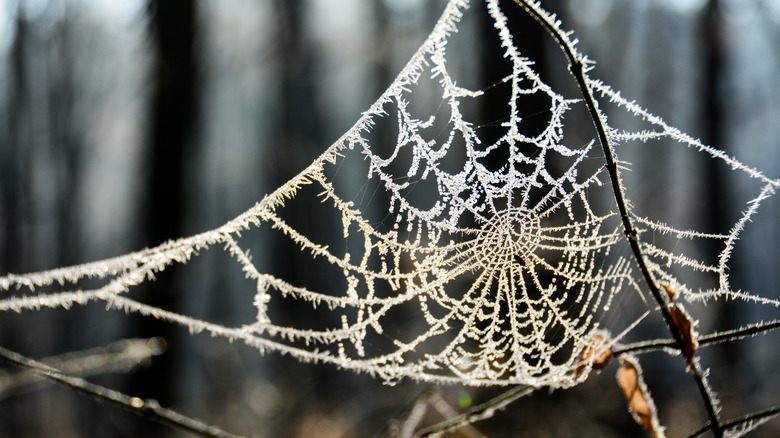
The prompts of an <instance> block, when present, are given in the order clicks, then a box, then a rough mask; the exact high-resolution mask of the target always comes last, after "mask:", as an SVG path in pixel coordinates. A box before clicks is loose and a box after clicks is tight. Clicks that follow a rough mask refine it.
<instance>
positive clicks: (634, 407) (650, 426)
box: [617, 356, 664, 438]
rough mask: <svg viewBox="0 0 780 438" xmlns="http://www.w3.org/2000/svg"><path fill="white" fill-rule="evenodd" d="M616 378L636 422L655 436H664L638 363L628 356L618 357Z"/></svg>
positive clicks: (659, 437) (657, 437)
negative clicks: (618, 366) (618, 363)
mask: <svg viewBox="0 0 780 438" xmlns="http://www.w3.org/2000/svg"><path fill="white" fill-rule="evenodd" d="M620 363H621V364H620V369H618V374H617V380H618V384H619V385H620V388H621V389H622V390H623V395H625V396H626V401H627V402H628V411H629V412H631V415H632V416H633V417H634V420H636V422H637V423H639V424H640V425H641V426H642V427H644V428H645V429H646V430H647V431H649V432H650V433H652V434H653V436H654V437H656V438H661V437H663V436H664V428H663V426H661V424H660V423H659V422H658V414H657V410H656V408H655V403H653V398H652V397H651V396H650V391H649V390H648V389H647V385H645V382H644V379H643V378H642V371H641V368H640V367H639V363H638V362H637V361H636V359H634V358H633V357H630V356H624V357H621V358H620Z"/></svg>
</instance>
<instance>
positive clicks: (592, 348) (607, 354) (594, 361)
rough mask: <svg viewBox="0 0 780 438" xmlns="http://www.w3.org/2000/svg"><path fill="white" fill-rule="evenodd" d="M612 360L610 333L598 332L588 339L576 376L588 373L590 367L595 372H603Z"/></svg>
mask: <svg viewBox="0 0 780 438" xmlns="http://www.w3.org/2000/svg"><path fill="white" fill-rule="evenodd" d="M611 358H612V347H611V346H610V345H609V333H607V332H605V331H603V330H597V331H595V332H593V334H592V335H591V336H590V338H589V339H588V343H587V345H586V346H585V348H583V349H582V351H581V352H580V356H579V360H578V361H577V363H578V364H579V365H578V366H577V368H576V369H575V370H574V373H575V375H576V376H578V377H579V376H580V375H581V374H582V373H584V372H586V370H587V369H588V366H590V369H593V370H597V371H599V370H602V369H604V367H606V366H607V364H608V363H609V360H610V359H611Z"/></svg>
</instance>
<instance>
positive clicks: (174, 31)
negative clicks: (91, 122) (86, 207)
mask: <svg viewBox="0 0 780 438" xmlns="http://www.w3.org/2000/svg"><path fill="white" fill-rule="evenodd" d="M149 11H150V13H151V29H150V30H151V33H152V35H153V37H154V43H155V46H154V48H155V50H156V52H157V53H156V62H157V65H156V77H155V78H154V90H153V94H152V104H151V105H152V108H151V114H152V115H151V133H150V144H149V146H148V147H149V150H148V153H147V159H146V163H147V168H148V169H149V173H148V175H147V193H146V202H147V204H146V210H145V214H146V221H145V227H146V229H145V232H146V235H147V236H148V237H147V238H146V239H145V240H146V243H147V245H149V246H154V245H158V244H160V243H163V242H164V241H166V240H169V239H175V238H178V237H181V236H182V223H183V212H184V200H185V199H184V193H185V180H184V178H185V175H184V169H185V165H186V164H187V163H188V160H187V156H188V151H191V150H192V148H191V147H190V146H191V143H192V142H193V140H194V139H193V138H192V131H193V127H194V125H195V117H196V114H197V108H198V99H197V91H198V90H197V74H196V73H197V72H196V60H195V56H194V50H193V45H194V40H195V27H196V15H197V14H196V5H195V1H194V0H180V1H165V0H151V1H150V3H149ZM171 271H173V272H171ZM175 274H176V271H175V270H170V269H169V270H168V271H167V272H165V273H163V274H161V275H160V276H159V278H158V279H157V281H156V282H152V283H149V284H148V287H145V290H144V293H145V297H144V298H143V299H142V301H144V302H146V303H149V304H150V305H152V306H155V307H159V308H163V309H171V310H175V309H176V303H177V301H178V300H179V298H180V296H179V294H180V290H179V289H180V288H179V286H178V281H177V277H176V275H175ZM142 324H144V327H143V329H142V336H163V337H164V338H166V339H168V340H169V341H170V339H171V337H172V336H173V334H174V326H173V325H172V324H169V323H163V322H160V321H156V320H154V319H151V318H148V319H144V320H143V322H142ZM169 347H170V349H169V351H168V353H167V354H166V355H165V357H164V358H163V359H162V360H160V361H157V362H156V363H155V366H154V367H152V368H150V369H149V370H147V371H145V372H141V373H139V374H138V382H137V384H136V385H135V386H134V390H133V392H134V393H135V394H137V395H139V396H142V397H154V398H157V399H158V400H159V401H160V402H161V403H162V404H163V405H169V404H171V402H172V400H171V397H172V394H173V390H174V388H173V385H174V384H175V383H176V382H177V380H178V379H177V378H176V376H175V370H174V365H175V360H176V358H177V354H176V352H177V346H176V345H175V344H174V343H172V342H169Z"/></svg>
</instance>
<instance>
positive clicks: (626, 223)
mask: <svg viewBox="0 0 780 438" xmlns="http://www.w3.org/2000/svg"><path fill="white" fill-rule="evenodd" d="M515 2H516V3H517V4H518V5H520V6H521V7H522V8H523V9H524V10H525V11H526V12H527V13H528V14H530V15H531V16H532V17H533V18H534V19H535V20H536V21H537V22H539V24H541V25H542V27H544V28H545V29H546V30H547V32H548V33H549V34H550V35H551V36H552V37H553V38H554V39H555V42H556V43H557V44H558V46H559V47H560V48H561V50H563V52H564V54H565V56H566V60H567V61H568V63H569V72H570V73H571V74H572V76H574V78H575V79H576V80H577V85H578V86H579V89H580V93H581V94H582V96H583V98H584V100H585V104H586V106H587V107H588V112H589V113H590V118H591V120H592V121H593V125H594V126H595V128H596V132H597V133H598V137H599V143H601V148H602V150H603V151H604V158H605V160H606V168H607V172H608V173H609V179H610V182H611V184H612V191H613V192H614V195H615V202H616V203H617V207H618V211H619V213H620V218H621V220H622V222H623V231H624V233H625V235H626V237H627V238H628V243H629V245H630V246H631V251H632V252H633V254H634V258H635V259H636V262H637V264H638V265H639V269H640V271H641V272H642V276H643V277H644V279H645V282H646V283H647V287H648V288H649V289H650V292H651V293H652V295H653V298H654V299H655V301H656V302H657V303H658V308H659V309H660V311H661V314H662V315H663V318H664V321H666V325H667V327H668V328H669V331H670V332H671V333H672V335H673V336H674V339H675V342H676V344H677V345H683V335H682V333H680V331H679V330H678V329H677V326H676V325H675V324H674V322H673V321H672V316H671V314H670V312H669V308H668V306H667V303H666V300H665V299H664V298H663V295H662V294H661V291H660V289H659V287H658V285H657V284H656V282H655V280H654V279H653V277H652V274H651V273H650V269H649V268H648V266H647V263H646V261H645V257H644V255H643V254H642V248H641V247H640V246H639V240H638V233H637V230H636V228H635V227H634V225H633V224H632V223H631V218H630V216H629V214H628V207H627V203H626V199H625V196H624V194H623V187H622V185H621V182H620V176H619V174H618V168H617V163H616V161H615V154H614V152H613V151H612V147H611V146H610V143H609V138H608V137H607V130H606V126H605V123H604V121H603V119H602V117H601V113H600V112H599V110H598V108H597V107H596V100H595V99H594V97H593V93H592V92H591V89H590V87H589V86H588V80H587V78H586V75H585V62H584V59H583V57H582V56H579V55H578V54H576V51H575V49H574V47H573V44H572V42H571V41H570V40H569V38H568V37H567V36H566V34H565V33H564V32H563V31H562V30H561V28H560V27H559V24H558V22H556V21H555V19H554V17H551V16H550V15H549V14H548V13H546V12H544V11H543V10H541V8H540V6H539V3H538V2H531V1H527V0H515ZM690 365H691V367H690V368H691V372H692V373H693V376H694V378H695V380H696V384H697V386H698V387H699V392H700V393H701V397H702V399H703V401H704V406H705V409H706V410H707V417H708V418H709V420H710V427H711V430H712V432H713V434H714V435H715V437H716V438H722V437H723V427H722V425H721V423H720V421H719V419H718V414H717V412H716V408H715V402H714V400H713V397H712V394H711V392H710V390H709V388H708V386H707V383H706V382H705V380H704V377H703V375H702V373H701V370H700V369H699V366H698V361H696V360H692V361H691V363H690Z"/></svg>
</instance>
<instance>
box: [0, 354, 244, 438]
mask: <svg viewBox="0 0 780 438" xmlns="http://www.w3.org/2000/svg"><path fill="white" fill-rule="evenodd" d="M0 358H2V359H3V360H5V361H7V362H9V363H12V364H14V365H18V366H20V367H23V368H26V369H30V370H35V371H36V372H38V373H40V374H41V375H42V376H44V377H46V378H47V379H51V380H52V381H54V382H57V383H60V384H62V385H65V386H67V387H69V388H72V389H75V390H76V391H78V392H81V393H83V394H86V395H89V396H92V397H94V398H96V399H98V400H102V401H106V402H109V403H112V404H114V405H117V406H119V407H122V408H124V409H127V410H129V411H130V412H133V413H136V414H138V415H141V416H144V417H146V418H149V419H151V420H153V421H156V422H158V423H161V424H164V425H166V426H169V427H173V428H176V429H181V430H186V431H189V432H193V433H196V434H198V435H201V436H205V437H215V438H237V437H238V435H233V434H231V433H228V432H225V431H223V430H222V429H219V428H217V427H215V426H210V425H208V424H205V423H203V422H201V421H198V420H196V419H194V418H190V417H187V416H185V415H182V414H180V413H179V412H176V411H174V410H171V409H167V408H164V407H162V406H160V404H159V403H158V402H157V400H154V399H141V398H139V397H132V396H129V395H127V394H124V393H121V392H119V391H116V390H113V389H110V388H106V387H105V386H101V385H97V384H95V383H91V382H88V381H86V380H84V379H82V378H80V377H73V376H69V375H67V374H65V373H63V372H62V371H60V370H58V369H56V368H53V367H50V366H48V365H46V364H44V363H41V362H39V361H36V360H34V359H30V358H29V357H27V356H23V355H21V354H19V353H17V352H15V351H11V350H8V349H6V348H3V347H0Z"/></svg>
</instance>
